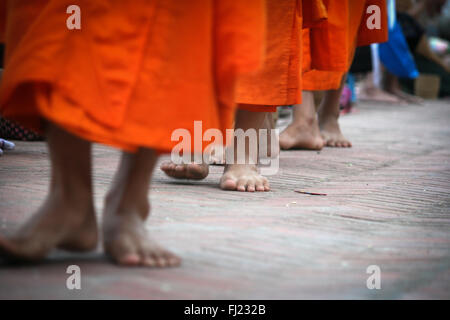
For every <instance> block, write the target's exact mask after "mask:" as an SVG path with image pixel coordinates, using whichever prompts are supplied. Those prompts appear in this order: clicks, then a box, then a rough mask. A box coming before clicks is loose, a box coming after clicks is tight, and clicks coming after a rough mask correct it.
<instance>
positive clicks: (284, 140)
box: [280, 118, 324, 150]
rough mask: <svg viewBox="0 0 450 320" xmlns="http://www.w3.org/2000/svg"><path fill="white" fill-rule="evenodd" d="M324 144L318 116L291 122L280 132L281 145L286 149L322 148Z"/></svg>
mask: <svg viewBox="0 0 450 320" xmlns="http://www.w3.org/2000/svg"><path fill="white" fill-rule="evenodd" d="M323 146H324V140H323V139H322V136H321V135H320V130H319V124H318V122H317V118H314V119H312V120H305V121H303V122H302V123H291V124H290V125H289V126H288V127H287V128H286V129H284V130H283V132H281V134H280V147H281V149H284V150H288V149H308V150H320V149H322V148H323Z"/></svg>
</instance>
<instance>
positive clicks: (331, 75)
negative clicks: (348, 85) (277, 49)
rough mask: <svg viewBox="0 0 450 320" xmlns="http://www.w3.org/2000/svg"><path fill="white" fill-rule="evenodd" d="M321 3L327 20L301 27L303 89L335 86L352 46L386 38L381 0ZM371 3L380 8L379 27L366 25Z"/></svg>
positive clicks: (330, 0)
mask: <svg viewBox="0 0 450 320" xmlns="http://www.w3.org/2000/svg"><path fill="white" fill-rule="evenodd" d="M325 4H326V7H327V13H328V19H327V20H326V21H325V22H324V23H322V24H321V25H320V26H317V27H313V28H310V29H305V30H303V90H331V89H337V88H339V86H340V83H341V80H342V76H343V75H344V74H345V73H346V72H347V71H348V70H349V69H350V66H351V63H352V60H353V56H354V53H355V49H356V47H357V46H364V45H368V44H371V43H377V42H384V41H387V39H388V28H387V7H386V3H385V0H367V1H361V0H327V1H326V2H325ZM371 5H377V6H378V8H380V17H379V18H380V22H381V28H380V29H368V27H367V19H368V17H369V16H370V13H368V12H367V8H368V7H369V6H371Z"/></svg>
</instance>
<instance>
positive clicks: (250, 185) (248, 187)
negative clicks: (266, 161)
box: [247, 180, 255, 192]
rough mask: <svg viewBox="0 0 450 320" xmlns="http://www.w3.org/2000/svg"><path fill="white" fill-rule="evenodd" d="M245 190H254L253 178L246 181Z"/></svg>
mask: <svg viewBox="0 0 450 320" xmlns="http://www.w3.org/2000/svg"><path fill="white" fill-rule="evenodd" d="M247 191H248V192H255V181H253V180H249V181H247Z"/></svg>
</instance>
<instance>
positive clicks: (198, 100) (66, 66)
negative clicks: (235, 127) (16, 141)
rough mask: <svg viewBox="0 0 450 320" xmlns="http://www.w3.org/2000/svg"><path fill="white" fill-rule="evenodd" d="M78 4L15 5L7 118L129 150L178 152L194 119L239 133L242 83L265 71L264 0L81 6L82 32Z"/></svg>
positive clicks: (5, 87) (1, 91)
mask: <svg viewBox="0 0 450 320" xmlns="http://www.w3.org/2000/svg"><path fill="white" fill-rule="evenodd" d="M71 4H73V1H70V0H33V1H8V2H6V9H5V10H6V11H5V13H6V21H8V23H7V25H6V29H5V42H6V60H5V63H6V64H5V71H4V75H3V79H2V83H1V87H0V111H1V113H2V115H3V116H5V117H8V118H11V119H15V120H17V121H19V122H21V123H23V124H25V125H26V126H28V127H31V128H33V129H35V130H41V129H42V127H41V119H42V118H46V119H47V120H50V121H52V122H54V123H56V124H57V125H59V126H62V127H63V128H65V129H66V130H68V131H69V132H71V133H73V134H75V135H78V136H80V137H83V138H85V139H88V140H91V141H95V142H101V143H105V144H109V145H113V146H117V147H119V148H121V149H124V150H130V151H133V150H135V149H136V148H138V147H149V148H154V149H157V150H160V151H169V150H171V149H172V147H173V146H174V145H175V144H176V143H177V142H173V141H171V134H172V132H173V131H174V130H175V129H178V128H185V129H187V130H189V131H190V132H191V133H193V127H194V121H195V120H202V127H203V130H207V129H209V128H221V129H225V128H230V127H231V126H232V121H233V117H234V112H235V102H234V101H235V96H234V93H235V80H236V78H237V77H238V76H239V75H240V74H242V73H245V72H250V71H254V70H257V69H258V68H259V67H260V66H261V64H262V58H263V57H262V53H263V47H264V41H265V39H264V34H265V31H264V29H265V15H264V12H265V9H266V8H265V4H264V1H262V0H246V1H234V0H190V1H178V0H135V1H108V0H96V1H90V0H79V1H77V5H78V6H79V7H80V8H81V30H69V29H67V28H66V26H65V22H66V19H67V17H68V14H67V13H66V8H67V7H68V6H69V5H71ZM0 23H1V22H0ZM0 29H1V27H0Z"/></svg>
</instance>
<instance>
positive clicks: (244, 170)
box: [220, 164, 270, 192]
mask: <svg viewBox="0 0 450 320" xmlns="http://www.w3.org/2000/svg"><path fill="white" fill-rule="evenodd" d="M220 188H222V189H223V190H237V191H248V192H254V191H269V190H270V186H269V181H268V180H267V178H266V177H263V176H262V175H260V174H259V173H258V169H257V168H256V166H255V165H249V164H232V165H226V166H225V171H224V173H223V175H222V178H221V179H220Z"/></svg>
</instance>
